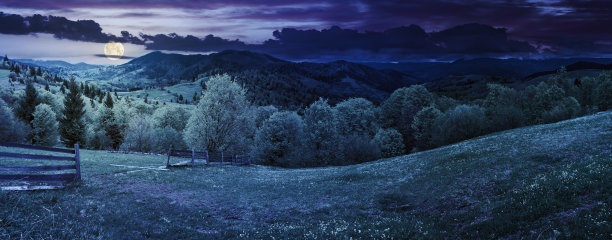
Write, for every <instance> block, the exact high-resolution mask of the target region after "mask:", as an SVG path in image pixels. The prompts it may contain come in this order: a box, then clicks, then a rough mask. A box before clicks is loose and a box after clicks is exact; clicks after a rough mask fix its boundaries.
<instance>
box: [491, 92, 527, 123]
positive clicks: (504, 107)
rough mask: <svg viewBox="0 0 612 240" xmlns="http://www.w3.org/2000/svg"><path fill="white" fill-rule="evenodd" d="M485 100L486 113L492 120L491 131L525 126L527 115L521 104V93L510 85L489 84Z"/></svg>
mask: <svg viewBox="0 0 612 240" xmlns="http://www.w3.org/2000/svg"><path fill="white" fill-rule="evenodd" d="M488 88H489V93H488V94H487V97H486V98H485V100H484V109H485V113H486V115H487V117H488V119H489V120H490V126H489V130H490V131H501V130H506V129H511V128H517V127H520V126H523V124H524V122H525V115H524V114H523V111H522V109H521V106H520V101H521V98H520V94H519V93H518V92H517V91H516V90H514V89H512V88H508V87H504V86H502V85H498V84H489V85H488Z"/></svg>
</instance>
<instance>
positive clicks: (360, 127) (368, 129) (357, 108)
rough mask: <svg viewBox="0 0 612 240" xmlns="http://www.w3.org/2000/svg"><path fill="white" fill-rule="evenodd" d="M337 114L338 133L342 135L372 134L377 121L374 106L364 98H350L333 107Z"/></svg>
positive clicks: (376, 127) (374, 132)
mask: <svg viewBox="0 0 612 240" xmlns="http://www.w3.org/2000/svg"><path fill="white" fill-rule="evenodd" d="M335 110H336V113H337V116H338V119H337V121H338V133H339V134H341V135H343V136H350V135H362V136H370V137H371V136H374V134H376V129H378V123H377V122H376V113H375V107H374V104H372V102H370V101H368V100H367V99H364V98H351V99H349V100H346V101H343V102H341V103H338V104H337V105H336V107H335Z"/></svg>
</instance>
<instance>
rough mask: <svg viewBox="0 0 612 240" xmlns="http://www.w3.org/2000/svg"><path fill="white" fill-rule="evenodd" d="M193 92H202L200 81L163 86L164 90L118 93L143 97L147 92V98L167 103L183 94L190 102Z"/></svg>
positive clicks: (199, 93)
mask: <svg viewBox="0 0 612 240" xmlns="http://www.w3.org/2000/svg"><path fill="white" fill-rule="evenodd" d="M195 93H197V94H198V97H199V96H200V95H201V94H202V87H201V86H200V82H193V83H192V82H189V83H180V84H176V85H172V86H168V87H165V88H164V90H161V89H157V88H156V89H144V90H137V91H133V92H121V93H119V95H120V96H130V97H137V98H142V99H144V97H145V95H147V94H148V99H149V100H152V101H160V102H167V103H170V101H171V100H172V101H176V97H177V96H178V95H183V99H185V100H187V101H189V102H190V103H192V102H193V95H194V94H195Z"/></svg>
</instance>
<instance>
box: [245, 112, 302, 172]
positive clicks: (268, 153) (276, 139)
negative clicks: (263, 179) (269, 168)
mask: <svg viewBox="0 0 612 240" xmlns="http://www.w3.org/2000/svg"><path fill="white" fill-rule="evenodd" d="M303 136H304V121H303V120H302V118H301V117H300V116H298V115H297V114H296V113H295V112H287V111H283V112H276V113H274V114H272V116H270V118H268V119H267V120H265V121H264V122H263V124H262V126H261V127H260V128H259V129H257V133H256V134H255V148H254V151H253V155H254V159H255V161H256V162H258V163H261V164H266V165H277V166H284V167H296V166H301V165H303V163H301V162H300V158H299V156H298V154H299V152H300V148H301V147H302V140H303Z"/></svg>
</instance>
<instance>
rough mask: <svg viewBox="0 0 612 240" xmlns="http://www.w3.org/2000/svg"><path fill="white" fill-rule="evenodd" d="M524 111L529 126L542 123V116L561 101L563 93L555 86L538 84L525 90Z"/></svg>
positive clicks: (543, 83)
mask: <svg viewBox="0 0 612 240" xmlns="http://www.w3.org/2000/svg"><path fill="white" fill-rule="evenodd" d="M525 95H526V99H525V101H524V104H525V105H524V109H525V110H526V111H525V112H526V117H527V119H528V120H529V122H530V123H531V124H540V123H543V122H544V121H543V119H542V114H543V113H544V112H547V111H550V110H552V109H553V107H555V106H556V105H557V104H558V102H559V101H561V100H563V98H564V96H565V91H563V89H561V88H560V87H558V86H556V85H548V84H546V83H545V82H540V83H539V84H538V85H531V86H529V87H527V88H526V89H525Z"/></svg>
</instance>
